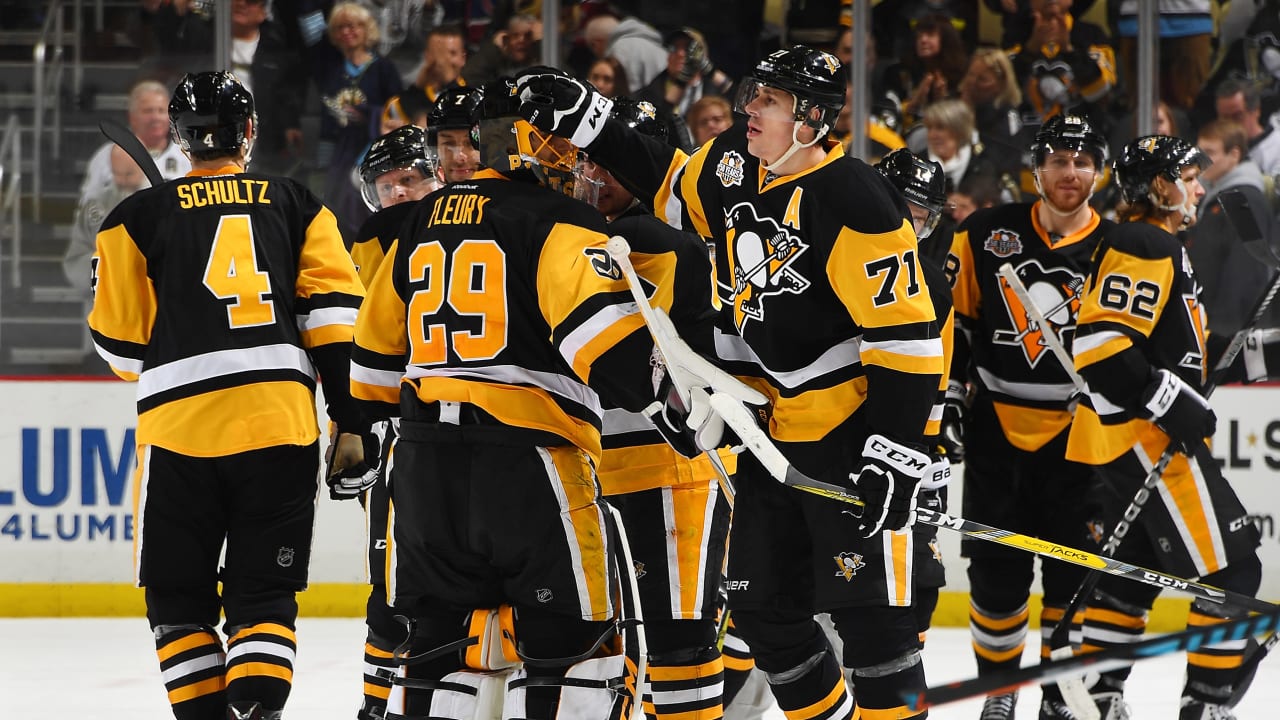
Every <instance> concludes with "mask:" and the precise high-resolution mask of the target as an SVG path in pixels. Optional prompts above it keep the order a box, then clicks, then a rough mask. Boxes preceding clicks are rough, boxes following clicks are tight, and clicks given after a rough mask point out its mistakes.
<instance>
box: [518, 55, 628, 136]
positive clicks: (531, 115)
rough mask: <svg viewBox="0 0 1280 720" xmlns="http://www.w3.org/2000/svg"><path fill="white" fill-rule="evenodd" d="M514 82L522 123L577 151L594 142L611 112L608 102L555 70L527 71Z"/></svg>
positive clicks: (605, 98)
mask: <svg viewBox="0 0 1280 720" xmlns="http://www.w3.org/2000/svg"><path fill="white" fill-rule="evenodd" d="M515 82H516V87H517V88H518V89H519V91H520V114H521V115H522V116H523V117H524V119H526V120H528V121H529V124H531V125H533V126H534V127H536V128H538V129H539V130H541V131H543V132H548V133H551V134H553V135H558V136H560V137H562V138H567V139H568V140H569V142H571V143H573V144H574V145H575V146H577V147H580V148H583V147H586V146H587V145H590V144H591V141H592V140H595V139H596V137H597V136H598V135H599V134H600V131H601V130H602V129H603V128H604V122H605V120H607V119H608V118H609V111H610V110H611V109H613V101H612V100H610V99H609V98H607V97H605V96H603V95H601V94H600V93H598V92H596V90H595V89H593V88H592V87H591V86H590V85H588V84H586V83H584V82H582V81H581V80H576V79H574V78H572V77H569V76H568V75H566V74H565V73H563V72H561V71H560V70H556V69H555V68H549V67H532V68H529V69H528V70H525V71H523V72H522V73H520V74H519V75H517V76H516V80H515Z"/></svg>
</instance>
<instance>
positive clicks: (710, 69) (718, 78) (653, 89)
mask: <svg viewBox="0 0 1280 720" xmlns="http://www.w3.org/2000/svg"><path fill="white" fill-rule="evenodd" d="M732 84H733V81H731V80H730V79H729V78H728V77H727V76H725V74H724V73H722V72H720V71H718V70H716V69H715V66H713V65H712V64H711V58H709V57H708V56H707V45H706V42H705V41H704V40H703V38H702V33H700V32H698V31H697V30H694V29H693V28H681V29H680V30H677V31H676V32H674V33H672V34H671V36H670V38H669V40H668V43H667V68H666V69H665V70H663V71H662V72H660V73H658V75H657V76H656V77H655V78H654V79H653V82H651V83H649V84H648V85H646V86H644V87H643V88H641V89H640V90H639V91H638V92H637V93H636V95H635V97H636V99H637V100H645V101H648V102H650V103H653V106H654V107H655V108H657V111H658V117H659V118H660V119H661V120H663V122H664V123H665V124H666V126H667V142H669V143H671V144H672V145H675V146H676V147H678V148H680V149H682V150H684V151H685V152H692V151H693V148H695V147H697V146H695V145H694V144H693V136H692V135H691V134H690V133H689V128H688V126H687V125H686V124H685V115H686V114H688V111H689V107H690V106H691V105H693V103H694V102H696V101H697V100H698V98H700V97H702V96H703V95H704V94H710V95H722V96H723V95H726V94H727V93H728V92H729V88H730V86H731V85H732Z"/></svg>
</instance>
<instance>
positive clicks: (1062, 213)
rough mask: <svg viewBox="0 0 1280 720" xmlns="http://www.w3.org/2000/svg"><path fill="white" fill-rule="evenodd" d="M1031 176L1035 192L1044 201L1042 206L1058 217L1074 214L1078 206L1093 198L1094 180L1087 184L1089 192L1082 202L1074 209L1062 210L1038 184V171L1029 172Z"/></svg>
mask: <svg viewBox="0 0 1280 720" xmlns="http://www.w3.org/2000/svg"><path fill="white" fill-rule="evenodd" d="M1031 177H1032V179H1034V180H1035V183H1036V194H1037V195H1039V196H1040V199H1041V200H1043V201H1044V206H1045V207H1046V208H1048V209H1049V212H1051V213H1053V214H1054V215H1057V216H1058V217H1067V216H1069V215H1074V214H1076V212H1078V211H1079V210H1080V207H1083V206H1084V205H1088V204H1089V201H1090V200H1092V199H1093V189H1094V187H1096V186H1097V182H1096V181H1095V182H1092V183H1090V184H1089V194H1088V195H1086V196H1085V198H1084V202H1083V203H1081V204H1080V205H1079V206H1077V207H1076V209H1075V210H1063V209H1062V208H1060V207H1058V206H1057V205H1054V204H1053V201H1052V200H1050V199H1049V196H1048V195H1047V194H1046V193H1045V191H1044V186H1043V185H1041V184H1040V171H1039V170H1033V171H1032V172H1031Z"/></svg>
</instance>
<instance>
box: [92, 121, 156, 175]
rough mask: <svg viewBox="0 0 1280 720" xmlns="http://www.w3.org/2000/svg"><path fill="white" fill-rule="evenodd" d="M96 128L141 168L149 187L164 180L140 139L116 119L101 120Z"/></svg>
mask: <svg viewBox="0 0 1280 720" xmlns="http://www.w3.org/2000/svg"><path fill="white" fill-rule="evenodd" d="M98 129H99V130H101V131H102V134H103V135H106V136H107V139H108V140H110V141H111V142H113V143H115V144H116V145H119V146H120V149H121V150H124V151H125V152H126V153H128V155H129V157H130V158H132V159H133V161H134V162H135V163H137V164H138V167H139V168H141V169H142V174H143V175H146V176H147V181H148V182H150V183H151V187H155V186H157V185H159V184H161V183H163V182H164V176H163V175H161V174H160V168H158V167H156V161H155V158H153V157H151V153H149V152H147V149H146V148H145V147H143V145H142V141H141V140H139V139H138V136H137V135H134V134H133V131H132V130H130V129H129V128H127V127H125V126H124V125H122V124H120V123H119V122H118V121H116V120H111V119H107V120H103V121H102V122H100V123H98Z"/></svg>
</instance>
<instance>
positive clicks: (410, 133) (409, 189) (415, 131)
mask: <svg viewBox="0 0 1280 720" xmlns="http://www.w3.org/2000/svg"><path fill="white" fill-rule="evenodd" d="M397 170H403V171H405V172H402V173H396V172H395V171H397ZM436 187H438V182H437V179H436V162H435V158H434V157H432V156H431V155H429V154H428V151H427V138H426V132H425V131H424V130H423V129H422V128H420V127H417V126H415V125H405V126H404V127H402V128H397V129H395V130H392V131H391V132H389V133H387V134H386V135H383V136H382V137H380V138H378V139H377V140H374V141H373V144H372V145H370V146H369V151H368V152H367V153H365V156H364V160H362V161H361V162H360V196H361V197H362V198H363V199H364V204H365V206H366V207H368V208H369V209H370V210H378V209H381V208H384V207H389V206H391V205H394V204H396V202H403V201H404V200H406V199H408V200H419V199H421V198H422V197H423V196H424V195H426V194H427V193H429V192H431V191H432V190H434V189H436Z"/></svg>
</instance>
